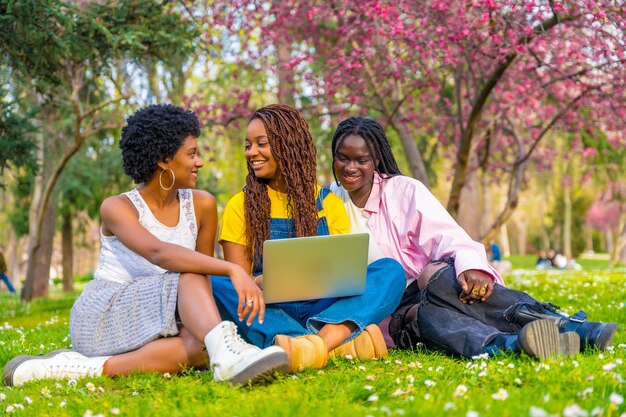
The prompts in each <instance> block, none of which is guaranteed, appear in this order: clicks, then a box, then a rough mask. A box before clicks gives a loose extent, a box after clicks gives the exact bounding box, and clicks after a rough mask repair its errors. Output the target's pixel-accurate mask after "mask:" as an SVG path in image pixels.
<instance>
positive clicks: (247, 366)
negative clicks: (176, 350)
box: [204, 321, 289, 385]
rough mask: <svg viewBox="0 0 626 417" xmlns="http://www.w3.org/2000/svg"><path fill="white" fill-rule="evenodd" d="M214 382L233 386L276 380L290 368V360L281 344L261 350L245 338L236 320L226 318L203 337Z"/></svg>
mask: <svg viewBox="0 0 626 417" xmlns="http://www.w3.org/2000/svg"><path fill="white" fill-rule="evenodd" d="M204 343H205V344H206V347H207V352H208V353H209V358H210V361H211V369H212V370H213V378H214V379H215V381H217V382H220V381H229V382H230V383H231V384H233V385H239V384H242V385H243V384H247V383H251V384H256V383H260V382H270V381H272V380H274V378H275V374H276V373H286V372H288V371H289V359H288V358H287V355H286V354H285V351H284V350H283V349H281V348H280V347H278V346H270V347H268V348H265V349H260V348H258V347H256V346H254V345H251V344H250V343H247V342H246V341H244V340H243V339H242V338H241V336H239V334H238V333H237V327H236V326H235V323H233V322H231V321H223V322H221V323H220V324H218V325H217V326H216V327H215V328H214V329H213V330H211V331H210V332H209V334H207V335H206V337H205V338H204Z"/></svg>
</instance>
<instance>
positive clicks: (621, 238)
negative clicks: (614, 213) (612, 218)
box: [613, 214, 626, 265]
mask: <svg viewBox="0 0 626 417" xmlns="http://www.w3.org/2000/svg"><path fill="white" fill-rule="evenodd" d="M618 230H619V231H620V232H619V233H617V234H616V239H615V241H613V244H614V246H615V261H616V262H619V263H621V264H624V265H626V214H622V215H621V216H620V222H619V229H618Z"/></svg>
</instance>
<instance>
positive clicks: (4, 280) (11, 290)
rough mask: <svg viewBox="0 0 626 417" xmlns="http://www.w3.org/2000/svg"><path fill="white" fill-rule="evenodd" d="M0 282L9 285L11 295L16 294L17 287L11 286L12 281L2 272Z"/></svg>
mask: <svg viewBox="0 0 626 417" xmlns="http://www.w3.org/2000/svg"><path fill="white" fill-rule="evenodd" d="M0 280H2V281H3V282H4V283H5V284H6V285H7V288H8V289H9V292H10V293H11V294H16V291H15V287H13V284H11V281H10V280H9V277H7V274H5V273H4V272H0Z"/></svg>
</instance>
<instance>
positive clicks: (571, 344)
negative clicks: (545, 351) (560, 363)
mask: <svg viewBox="0 0 626 417" xmlns="http://www.w3.org/2000/svg"><path fill="white" fill-rule="evenodd" d="M559 338H560V342H561V353H562V354H563V355H564V356H574V355H576V354H578V353H579V352H580V336H578V334H577V333H576V332H565V333H561V334H560V335H559Z"/></svg>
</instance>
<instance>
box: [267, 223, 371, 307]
mask: <svg viewBox="0 0 626 417" xmlns="http://www.w3.org/2000/svg"><path fill="white" fill-rule="evenodd" d="M368 248H369V234H367V233H356V234H347V235H329V236H311V237H298V238H291V239H274V240H266V241H265V242H264V243H263V298H264V299H265V302H266V303H279V302H284V301H302V300H310V299H317V298H327V297H347V296H352V295H359V294H363V292H365V277H366V275H367V251H368Z"/></svg>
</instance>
